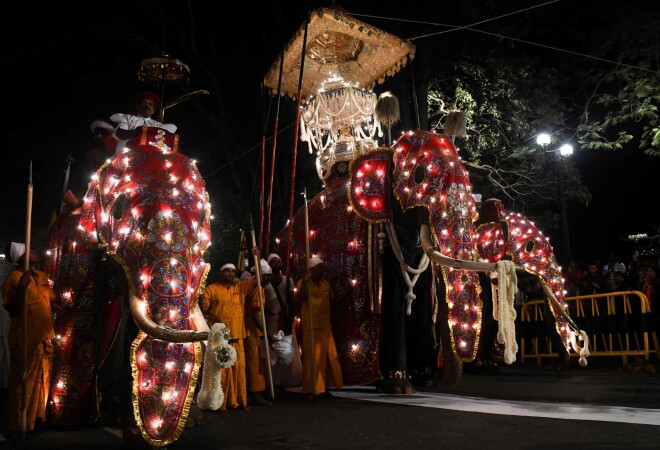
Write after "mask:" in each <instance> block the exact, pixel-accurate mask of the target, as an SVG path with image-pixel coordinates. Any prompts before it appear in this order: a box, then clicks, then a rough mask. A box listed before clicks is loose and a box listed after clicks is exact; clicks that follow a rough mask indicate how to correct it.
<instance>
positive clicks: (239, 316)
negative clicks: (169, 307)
mask: <svg viewBox="0 0 660 450" xmlns="http://www.w3.org/2000/svg"><path fill="white" fill-rule="evenodd" d="M255 286H256V280H255V279H254V278H250V279H247V280H239V279H237V278H236V266H235V265H234V264H232V263H229V262H228V263H225V264H223V265H222V266H220V278H219V279H218V280H217V281H216V282H215V283H213V284H211V285H209V286H206V288H205V289H204V294H203V296H202V297H201V299H200V308H201V310H202V312H203V313H204V316H205V317H206V321H207V322H208V325H209V327H212V326H213V325H214V324H216V323H224V324H225V325H226V326H227V327H228V328H229V331H230V339H229V344H231V345H232V346H233V347H234V349H235V350H236V362H235V363H234V365H233V366H231V367H229V368H226V369H222V373H221V377H222V380H221V385H222V391H223V392H224V396H225V399H224V402H223V404H222V406H221V407H220V410H221V411H226V410H227V409H247V407H248V402H247V382H246V378H245V350H244V341H245V337H246V333H245V310H244V305H245V296H246V295H247V294H248V293H249V292H250V291H251V290H252V289H254V288H255Z"/></svg>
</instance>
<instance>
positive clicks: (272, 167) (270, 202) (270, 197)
mask: <svg viewBox="0 0 660 450" xmlns="http://www.w3.org/2000/svg"><path fill="white" fill-rule="evenodd" d="M283 70H284V52H282V55H281V57H280V75H279V78H278V79H277V108H275V125H274V127H273V152H272V155H271V157H270V188H269V189H268V213H267V215H266V234H265V236H266V251H265V252H264V254H265V255H268V254H270V211H271V209H272V207H273V180H274V179H275V149H277V130H278V128H279V122H280V99H281V97H280V92H281V90H282V71H283ZM287 273H288V272H287Z"/></svg>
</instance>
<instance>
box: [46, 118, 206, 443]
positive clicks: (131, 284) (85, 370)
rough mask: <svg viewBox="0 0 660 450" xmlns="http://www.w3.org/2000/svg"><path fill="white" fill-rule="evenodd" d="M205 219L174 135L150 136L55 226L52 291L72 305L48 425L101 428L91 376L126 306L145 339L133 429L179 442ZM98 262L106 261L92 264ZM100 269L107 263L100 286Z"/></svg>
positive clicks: (136, 357) (196, 349) (196, 361)
mask: <svg viewBox="0 0 660 450" xmlns="http://www.w3.org/2000/svg"><path fill="white" fill-rule="evenodd" d="M209 217H210V204H209V199H208V194H207V192H206V188H205V183H204V180H203V178H202V176H201V175H200V173H199V171H198V170H197V167H196V166H195V163H194V162H193V161H192V160H191V159H189V158H188V157H186V156H185V155H183V154H182V153H179V152H178V136H177V135H174V134H171V133H168V132H167V131H164V130H161V129H158V128H150V127H143V128H142V129H140V130H139V133H138V135H137V136H136V137H135V138H133V139H132V140H131V141H129V142H128V143H127V146H126V149H125V150H124V152H123V153H121V154H118V155H116V156H115V157H114V158H113V159H112V160H111V161H109V162H107V163H106V164H104V165H103V166H102V167H101V168H99V170H98V171H97V173H96V176H95V178H94V180H93V182H92V184H91V186H90V188H89V189H88V191H87V194H86V196H85V198H84V204H83V207H82V212H81V214H80V215H79V216H72V218H63V219H62V220H63V221H67V220H68V221H69V224H68V225H66V224H64V223H63V224H62V226H60V227H59V228H58V227H56V228H55V231H53V232H51V236H50V238H49V241H48V244H49V245H47V247H51V251H50V252H49V253H50V254H49V258H50V260H49V261H47V263H49V266H50V268H51V275H52V276H53V278H54V280H55V287H56V292H58V293H59V294H60V296H61V298H65V297H66V298H68V299H69V304H68V305H64V306H65V309H64V312H63V313H61V314H60V315H61V317H60V318H59V320H58V321H56V325H57V327H58V331H59V332H60V349H59V350H58V355H57V359H56V364H55V373H54V376H53V383H52V389H51V398H50V408H49V417H50V420H51V421H53V422H55V423H64V424H76V423H87V422H92V421H94V420H96V418H98V399H97V398H96V397H97V392H96V386H95V384H96V378H95V377H96V373H97V371H98V369H99V367H100V366H101V365H102V364H103V363H104V361H105V358H106V356H107V354H108V350H109V348H110V347H111V344H112V342H113V341H114V340H115V338H116V335H117V330H118V324H119V322H120V319H119V318H120V316H121V314H122V300H123V299H124V298H127V299H128V303H129V305H130V307H129V309H130V312H131V315H132V318H133V320H134V321H135V323H136V324H137V326H138V327H139V329H140V331H139V333H138V336H137V338H136V339H135V340H134V341H133V344H132V347H131V351H130V362H131V367H132V375H133V383H132V386H133V387H132V401H133V406H134V416H135V419H136V422H137V424H138V426H139V428H140V431H141V433H142V436H143V437H144V439H145V440H146V441H147V442H149V443H150V444H152V445H166V444H168V443H170V442H173V441H174V440H176V439H177V438H178V437H179V436H180V434H181V432H182V431H183V428H184V426H185V423H186V419H187V416H188V412H189V409H190V405H191V401H192V398H193V394H194V389H195V385H196V382H197V377H198V372H199V367H200V364H201V362H202V346H201V345H202V344H201V342H200V341H201V340H205V339H207V337H208V326H207V325H206V322H205V320H204V318H203V316H202V314H201V312H200V310H199V306H198V304H197V299H198V295H199V293H200V290H201V289H203V287H204V284H205V281H206V276H207V273H208V271H209V269H210V266H209V265H208V264H206V263H205V262H204V259H203V256H204V252H205V251H206V249H207V247H208V246H209V245H210V240H211V234H210V222H209ZM73 221H75V222H73ZM72 222H73V223H72ZM63 237H64V238H65V239H62V238H63ZM93 253H100V254H101V257H100V258H97V262H96V263H95V262H94V259H95V258H93V257H92V256H91V255H92V254H93ZM98 260H101V261H102V260H107V261H109V262H108V266H109V267H110V269H109V271H105V272H104V273H103V276H101V275H100V272H99V263H98ZM101 278H105V279H106V280H105V283H103V287H102V289H103V292H100V293H99V286H100V285H101ZM92 286H93V287H92ZM94 291H96V292H94ZM92 342H93V343H94V344H93V345H92V344H91V343H92ZM91 347H94V348H91ZM85 349H86V350H85ZM81 355H83V356H81ZM84 355H86V356H84Z"/></svg>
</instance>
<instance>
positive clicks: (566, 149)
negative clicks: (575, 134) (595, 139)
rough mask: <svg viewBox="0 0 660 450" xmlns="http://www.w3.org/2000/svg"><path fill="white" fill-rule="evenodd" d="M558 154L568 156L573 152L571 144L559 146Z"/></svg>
mask: <svg viewBox="0 0 660 450" xmlns="http://www.w3.org/2000/svg"><path fill="white" fill-rule="evenodd" d="M559 154H560V155H561V156H570V155H572V154H573V146H572V145H571V144H564V145H562V146H561V147H559Z"/></svg>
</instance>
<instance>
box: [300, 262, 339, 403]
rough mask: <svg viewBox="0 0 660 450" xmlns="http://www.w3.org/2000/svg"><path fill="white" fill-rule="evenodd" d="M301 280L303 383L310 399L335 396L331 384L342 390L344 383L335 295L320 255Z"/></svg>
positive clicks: (311, 263)
mask: <svg viewBox="0 0 660 450" xmlns="http://www.w3.org/2000/svg"><path fill="white" fill-rule="evenodd" d="M309 268H310V270H308V271H307V272H306V273H305V275H304V277H303V279H302V280H299V281H298V283H297V291H298V294H297V299H298V301H299V302H301V303H302V328H303V351H302V355H303V384H302V391H303V392H304V393H306V394H307V395H306V397H305V399H306V400H314V399H316V398H332V394H331V393H330V392H329V391H328V387H335V388H337V389H340V388H341V387H342V386H343V384H344V382H343V378H342V374H341V367H340V365H339V357H338V355H337V348H336V346H335V339H334V336H333V335H332V324H331V321H330V304H331V302H332V301H333V299H334V294H333V292H332V289H331V288H330V283H329V282H328V280H326V279H325V278H324V277H323V275H324V272H325V263H324V262H323V260H322V259H321V258H319V257H318V256H313V257H312V258H310V260H309Z"/></svg>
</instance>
